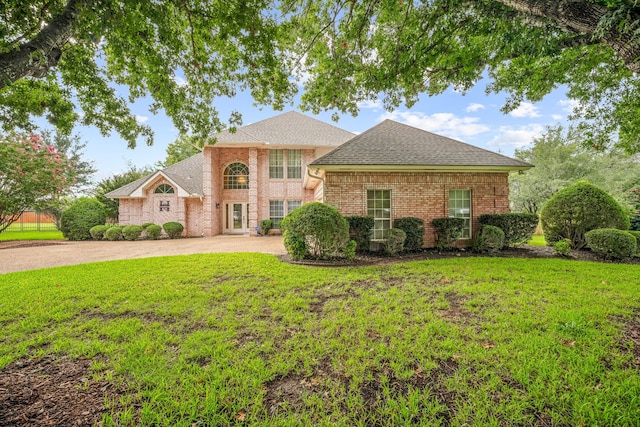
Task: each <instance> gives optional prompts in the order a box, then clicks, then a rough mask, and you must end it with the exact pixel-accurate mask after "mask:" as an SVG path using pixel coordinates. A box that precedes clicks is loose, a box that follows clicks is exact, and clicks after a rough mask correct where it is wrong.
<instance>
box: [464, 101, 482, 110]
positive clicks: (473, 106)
mask: <svg viewBox="0 0 640 427" xmlns="http://www.w3.org/2000/svg"><path fill="white" fill-rule="evenodd" d="M485 108H486V107H485V106H484V105H483V104H478V103H477V102H472V103H471V104H469V105H468V106H467V110H466V111H467V112H468V113H473V112H476V111H478V110H484V109H485Z"/></svg>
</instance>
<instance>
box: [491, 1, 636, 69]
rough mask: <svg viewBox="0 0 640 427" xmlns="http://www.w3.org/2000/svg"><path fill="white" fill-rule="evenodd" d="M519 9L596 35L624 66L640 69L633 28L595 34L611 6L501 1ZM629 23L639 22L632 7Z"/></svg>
mask: <svg viewBox="0 0 640 427" xmlns="http://www.w3.org/2000/svg"><path fill="white" fill-rule="evenodd" d="M498 1H499V2H500V3H503V4H505V5H507V6H509V7H511V8H513V9H515V10H517V11H519V12H522V13H525V14H527V15H532V16H535V17H544V18H547V19H550V20H551V21H553V22H555V23H556V24H557V25H558V26H559V27H561V28H564V29H567V30H570V31H574V32H577V33H585V34H589V35H591V36H594V38H595V39H598V40H600V41H602V42H603V43H605V44H607V45H609V46H610V47H611V48H612V49H613V50H614V51H615V52H616V53H617V54H618V55H619V56H620V58H621V59H622V60H623V61H624V64H625V66H626V67H627V68H628V69H629V70H631V71H632V72H634V73H637V72H639V71H640V61H639V59H640V44H639V43H638V40H637V39H636V38H635V37H634V34H633V33H634V31H631V30H628V31H624V32H621V31H620V30H619V27H618V25H616V24H612V25H609V26H608V27H607V28H604V31H603V33H602V35H598V36H596V32H597V30H598V24H599V23H600V20H601V19H602V17H603V16H605V15H606V14H607V13H609V12H610V11H609V9H607V8H606V7H605V6H600V5H597V4H594V3H591V2H588V1H585V0H560V1H554V0H498ZM627 19H628V22H640V13H639V12H638V10H637V9H635V8H634V9H632V11H631V13H630V16H628V17H627Z"/></svg>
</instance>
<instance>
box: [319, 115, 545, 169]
mask: <svg viewBox="0 0 640 427" xmlns="http://www.w3.org/2000/svg"><path fill="white" fill-rule="evenodd" d="M311 165H314V166H330V165H336V166H337V165H343V166H344V165H353V166H364V165H367V166H372V165H381V166H382V165H385V166H435V167H445V166H474V167H494V166H495V167H501V168H504V167H508V168H513V169H518V168H529V167H532V165H530V164H529V163H526V162H522V161H520V160H516V159H513V158H511V157H507V156H503V155H502V154H497V153H494V152H492V151H489V150H485V149H482V148H479V147H475V146H473V145H469V144H466V143H464V142H460V141H456V140H455V139H451V138H447V137H444V136H440V135H436V134H434V133H431V132H427V131H425V130H421V129H418V128H414V127H412V126H408V125H405V124H402V123H398V122H395V121H393V120H385V121H383V122H382V123H380V124H378V125H376V126H374V127H372V128H371V129H369V130H367V131H365V132H363V133H361V134H360V135H358V136H356V137H354V138H352V139H351V140H349V141H347V142H346V143H344V144H342V145H341V146H339V147H338V148H336V149H335V150H333V151H331V152H330V153H328V154H326V155H324V156H322V157H320V158H319V159H316V160H315V161H313V162H312V163H311Z"/></svg>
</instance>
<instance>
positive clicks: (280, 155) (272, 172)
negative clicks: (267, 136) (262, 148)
mask: <svg viewBox="0 0 640 427" xmlns="http://www.w3.org/2000/svg"><path fill="white" fill-rule="evenodd" d="M269 178H270V179H283V178H284V150H269Z"/></svg>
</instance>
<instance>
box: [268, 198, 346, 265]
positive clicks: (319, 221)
mask: <svg viewBox="0 0 640 427" xmlns="http://www.w3.org/2000/svg"><path fill="white" fill-rule="evenodd" d="M280 228H281V229H282V230H283V231H289V232H290V233H291V235H290V237H289V238H290V239H294V240H295V241H298V240H302V239H304V242H305V245H306V249H305V250H306V255H305V256H309V257H312V258H328V257H331V256H337V255H339V254H341V253H342V250H343V249H344V247H345V246H346V245H347V243H349V224H348V223H347V220H346V219H344V217H343V216H342V215H341V214H340V212H338V211H337V210H336V209H335V208H333V207H331V206H329V205H326V204H324V203H319V202H312V203H307V204H304V205H302V206H301V207H299V208H298V209H296V210H294V211H293V212H291V213H289V214H288V215H287V216H286V217H284V219H283V220H282V221H281V222H280ZM290 255H291V253H290ZM292 257H293V255H292Z"/></svg>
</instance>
